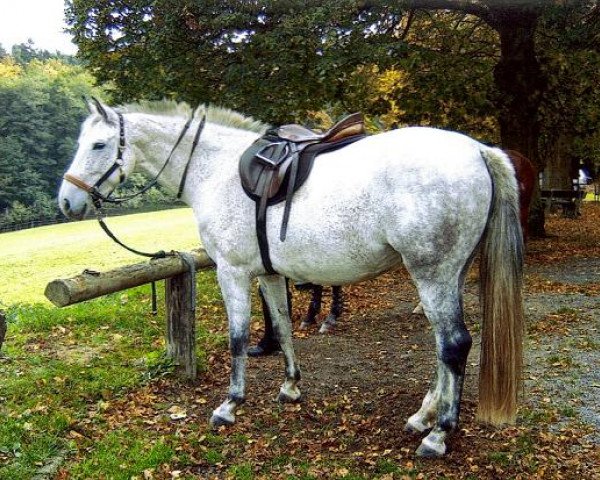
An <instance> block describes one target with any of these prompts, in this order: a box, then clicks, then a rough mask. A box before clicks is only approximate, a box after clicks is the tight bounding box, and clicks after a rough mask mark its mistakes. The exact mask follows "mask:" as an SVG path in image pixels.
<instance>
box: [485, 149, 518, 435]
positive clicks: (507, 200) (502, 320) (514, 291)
mask: <svg viewBox="0 0 600 480" xmlns="http://www.w3.org/2000/svg"><path fill="white" fill-rule="evenodd" d="M481 153H482V156H483V158H484V159H485V161H486V164H487V166H488V170H489V172H490V175H491V177H492V182H493V185H494V196H493V201H492V206H491V211H490V217H489V221H488V228H487V231H486V234H485V237H484V239H483V242H482V249H481V262H480V284H481V308H482V318H483V321H482V322H483V323H482V334H481V360H480V373H479V409H478V414H477V416H478V418H479V419H480V420H482V421H484V422H487V423H491V424H494V425H501V424H505V423H514V421H515V418H516V412H517V403H518V398H519V394H520V392H521V385H522V370H523V337H524V313H523V299H522V292H521V290H522V283H523V282H522V277H523V234H522V232H521V225H520V222H519V193H518V186H517V181H516V178H515V174H514V168H513V166H512V164H511V162H510V159H509V158H508V156H507V155H506V154H505V153H504V152H503V151H502V150H499V149H495V148H487V147H486V148H484V149H482V151H481Z"/></svg>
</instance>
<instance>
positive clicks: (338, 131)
mask: <svg viewBox="0 0 600 480" xmlns="http://www.w3.org/2000/svg"><path fill="white" fill-rule="evenodd" d="M364 137H365V125H364V121H363V117H362V114H360V113H354V114H352V115H349V116H347V117H345V118H344V119H343V120H341V121H340V122H338V123H336V124H335V125H334V126H333V127H332V128H330V129H329V130H327V131H326V132H322V133H319V132H315V131H313V130H310V129H308V128H306V127H303V126H301V125H297V124H291V125H283V126H281V127H278V128H275V129H272V130H269V131H267V133H266V134H265V135H264V136H262V137H261V138H259V139H258V140H257V141H256V142H254V143H253V144H252V145H251V146H250V147H249V148H248V149H247V150H246V151H245V152H244V153H243V154H242V157H241V158H240V163H239V171H240V178H241V182H242V187H243V189H244V191H245V192H246V194H247V195H248V196H249V197H250V198H252V199H253V200H254V201H255V202H256V235H257V238H258V245H259V247H260V254H261V258H262V261H263V264H264V266H265V269H266V270H267V272H269V273H271V274H273V273H276V272H275V270H273V265H272V264H271V260H270V257H269V244H268V239H267V233H266V222H267V207H268V206H270V205H275V204H277V203H280V202H283V201H285V202H286V203H285V208H284V213H283V220H282V222H281V230H280V235H279V238H280V240H281V241H282V242H283V241H284V240H285V237H286V233H287V224H288V220H289V216H290V211H291V207H292V198H293V195H294V192H295V191H296V190H298V189H299V188H300V187H301V186H302V185H303V184H304V182H305V181H306V179H307V178H308V176H309V174H310V171H311V169H312V165H313V163H314V159H315V157H316V156H317V155H318V154H320V153H324V152H328V151H332V150H336V149H338V148H341V147H343V146H345V145H348V144H350V143H352V142H355V141H357V140H360V139H361V138H364Z"/></svg>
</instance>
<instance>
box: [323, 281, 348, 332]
mask: <svg viewBox="0 0 600 480" xmlns="http://www.w3.org/2000/svg"><path fill="white" fill-rule="evenodd" d="M343 309H344V299H343V297H342V287H340V286H339V285H338V286H333V287H331V308H330V310H329V315H327V318H325V321H324V322H323V325H321V328H320V329H319V332H320V333H327V332H330V331H331V330H333V328H334V327H335V324H336V323H337V319H338V318H339V316H340V315H341V314H342V310H343Z"/></svg>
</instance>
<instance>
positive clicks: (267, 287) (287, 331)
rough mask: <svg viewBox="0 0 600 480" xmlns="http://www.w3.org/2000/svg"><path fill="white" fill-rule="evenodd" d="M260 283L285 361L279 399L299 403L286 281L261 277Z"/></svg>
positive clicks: (298, 379) (297, 372)
mask: <svg viewBox="0 0 600 480" xmlns="http://www.w3.org/2000/svg"><path fill="white" fill-rule="evenodd" d="M259 281H260V285H261V289H262V290H263V292H264V293H265V298H266V300H267V305H268V307H269V313H270V314H271V318H272V319H273V331H274V333H275V338H276V339H277V341H278V342H279V345H280V346H281V350H282V351H283V356H284V359H285V381H284V382H283V385H282V386H281V389H280V390H279V397H278V399H279V401H280V402H297V401H299V400H300V396H301V394H300V390H299V389H298V382H299V381H300V369H299V368H298V365H297V363H296V356H295V355H294V345H293V343H292V321H291V319H290V314H289V312H290V309H289V307H288V297H287V290H286V284H285V279H284V277H281V276H279V275H268V276H263V277H260V278H259Z"/></svg>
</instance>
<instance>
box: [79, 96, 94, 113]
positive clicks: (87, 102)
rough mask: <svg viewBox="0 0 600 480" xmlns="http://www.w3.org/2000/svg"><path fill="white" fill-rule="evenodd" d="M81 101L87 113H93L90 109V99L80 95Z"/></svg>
mask: <svg viewBox="0 0 600 480" xmlns="http://www.w3.org/2000/svg"><path fill="white" fill-rule="evenodd" d="M81 99H82V100H83V103H84V104H85V106H86V107H87V109H88V111H89V112H90V113H94V110H93V109H92V107H91V105H90V103H91V102H90V99H89V98H88V97H87V96H86V95H82V96H81Z"/></svg>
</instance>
